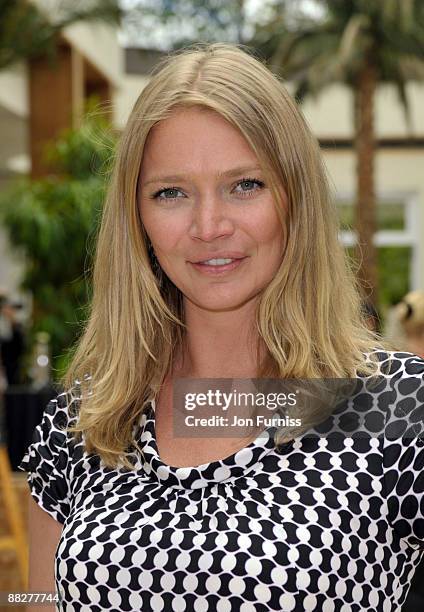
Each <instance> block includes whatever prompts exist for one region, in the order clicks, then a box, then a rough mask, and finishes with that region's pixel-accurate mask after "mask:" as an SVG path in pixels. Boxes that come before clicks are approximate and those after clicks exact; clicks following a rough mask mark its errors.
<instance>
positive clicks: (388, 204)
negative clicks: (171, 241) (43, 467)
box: [0, 0, 424, 612]
mask: <svg viewBox="0 0 424 612" xmlns="http://www.w3.org/2000/svg"><path fill="white" fill-rule="evenodd" d="M197 41H211V42H212V41H223V42H234V43H242V44H244V45H247V46H249V47H250V48H251V49H252V50H254V51H255V52H256V54H257V55H258V56H259V57H260V58H262V59H263V60H264V61H266V62H267V65H268V66H269V68H270V69H271V70H273V71H274V72H275V73H276V74H277V75H279V76H280V77H282V78H283V79H284V80H285V83H286V86H287V88H288V89H289V91H290V92H291V93H292V94H293V96H295V98H296V99H297V101H298V102H299V104H300V106H301V109H302V111H303V113H304V116H305V118H306V120H307V122H308V123H309V125H310V127H311V129H312V131H313V132H314V134H315V135H316V137H317V138H318V140H319V143H320V145H321V148H322V152H323V156H324V159H325V163H326V166H327V169H328V172H329V175H330V179H331V185H332V189H333V193H334V198H335V202H336V204H337V213H338V215H339V220H340V240H341V242H342V244H343V245H344V246H345V248H346V250H347V252H348V254H349V257H350V260H351V262H352V266H353V267H354V269H355V271H356V274H357V276H358V278H359V280H360V282H361V286H362V287H363V301H364V310H365V311H366V313H367V314H368V316H369V322H370V325H371V326H372V327H374V328H376V329H379V330H380V331H381V332H382V333H383V334H384V335H385V336H386V337H387V338H389V339H390V340H391V341H392V342H393V343H394V345H395V346H396V348H398V349H399V350H411V351H412V352H414V353H416V354H419V355H423V356H424V292H423V290H424V244H423V239H422V236H423V235H424V234H423V230H424V2H422V0H416V1H414V0H367V1H365V0H344V1H340V0H327V1H325V0H303V1H302V0H281V1H277V0H203V1H201V0H121V1H119V0H97V1H96V0H93V1H89V0H87V1H78V0H3V1H2V2H1V3H0V133H1V138H0V350H1V361H2V363H3V368H2V374H1V377H0V387H1V389H2V390H3V411H2V418H1V427H0V442H1V447H0V448H1V452H2V455H1V463H0V477H1V478H2V482H3V488H1V486H0V493H1V501H2V503H1V504H0V519H1V520H0V528H1V529H2V530H3V531H2V532H1V533H0V591H6V590H19V589H20V588H21V585H22V584H23V580H24V578H23V575H24V572H25V564H26V562H27V561H26V557H25V546H26V542H25V537H26V533H25V523H26V515H25V511H26V501H25V497H26V495H27V488H26V479H25V474H21V473H17V472H16V467H17V464H18V463H19V462H20V460H21V458H22V456H23V454H24V452H25V450H26V448H27V446H28V444H29V443H30V441H31V435H32V432H33V430H34V428H35V426H36V425H37V424H38V423H39V422H40V420H41V415H42V412H43V410H44V408H45V404H46V401H48V399H50V397H53V395H54V394H55V392H56V388H55V386H54V383H55V381H56V380H57V379H58V377H59V376H60V374H61V373H62V372H63V371H64V369H65V368H66V364H67V363H68V361H69V359H70V347H71V346H72V345H73V343H74V342H75V341H76V339H77V337H78V335H79V333H80V331H81V324H82V323H83V322H84V320H85V318H86V316H87V312H88V311H87V305H88V303H89V300H90V272H91V266H92V257H93V248H94V238H95V234H96V229H97V224H98V222H99V218H100V212H101V207H102V201H103V196H104V190H105V186H106V184H107V181H108V175H109V172H110V168H111V164H112V162H113V158H114V150H115V146H116V143H117V141H118V139H119V134H120V132H121V130H122V128H123V126H124V125H125V122H126V120H127V117H128V115H129V113H130V110H131V108H132V106H133V104H134V102H135V101H136V99H137V97H138V95H139V94H140V92H141V90H142V89H143V87H144V86H145V85H146V83H147V82H148V79H149V76H148V75H149V72H150V71H151V69H152V68H153V67H154V66H155V64H156V63H157V62H158V61H159V60H160V59H161V57H162V56H163V55H164V54H167V53H168V52H169V51H170V50H172V49H177V48H179V47H183V46H185V45H187V44H190V43H193V42H197ZM0 484H1V483H0ZM16 517H18V518H17V519H16ZM2 534H3V535H2ZM2 537H3V540H2ZM8 538H9V539H8ZM421 582H422V581H421ZM417 584H418V581H417V583H416V584H414V588H413V589H412V590H411V593H410V596H409V597H408V601H407V604H405V607H404V610H407V612H413V611H414V610H421V611H422V610H423V609H424V599H422V598H421V597H422V595H420V593H419V589H418V587H417ZM420 598H421V599H420Z"/></svg>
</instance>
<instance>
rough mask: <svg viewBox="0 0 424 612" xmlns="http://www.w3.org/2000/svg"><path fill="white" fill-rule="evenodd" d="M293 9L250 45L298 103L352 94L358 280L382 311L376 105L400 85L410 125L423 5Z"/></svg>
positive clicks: (352, 1) (421, 61)
mask: <svg viewBox="0 0 424 612" xmlns="http://www.w3.org/2000/svg"><path fill="white" fill-rule="evenodd" d="M293 6H294V3H293V2H290V0H282V1H281V0H280V1H279V2H277V4H276V8H277V9H278V13H277V15H276V19H275V20H274V22H273V23H272V24H269V25H268V24H267V25H265V26H263V27H261V28H260V29H258V30H257V34H256V37H255V41H252V44H254V45H255V46H256V48H258V50H259V51H260V52H261V53H262V54H263V55H264V56H265V57H267V58H268V59H269V60H270V64H271V67H272V69H273V70H274V71H276V72H277V73H280V74H281V75H282V76H284V77H285V78H289V79H292V80H293V81H294V82H295V84H296V92H295V96H296V97H297V98H298V99H299V101H301V100H302V99H303V98H304V97H305V96H308V95H316V94H317V93H319V92H320V91H321V90H323V89H324V88H325V87H326V86H328V85H331V84H334V83H343V84H345V85H347V86H348V87H349V88H350V89H351V91H352V93H353V124H354V148H355V153H356V159H357V194H356V197H357V204H356V208H355V228H356V231H357V247H356V248H357V251H356V255H357V257H358V260H359V262H360V263H359V266H358V277H359V279H360V282H361V284H362V287H363V288H364V293H365V295H366V297H367V298H368V299H369V301H370V302H371V303H372V304H373V305H374V306H377V301H378V275H377V250H376V247H375V245H374V243H373V236H374V234H375V232H376V199H375V184H374V158H375V152H376V139H375V127H374V99H375V93H376V89H377V86H378V85H379V84H380V83H391V84H394V85H395V86H396V88H397V91H398V94H399V99H400V101H401V104H402V106H403V108H404V110H405V114H406V118H407V121H408V125H409V126H410V121H409V119H410V117H409V105H408V97H407V89H406V84H407V82H408V81H411V80H418V81H423V80H424V3H423V2H422V1H421V0H317V1H316V4H315V6H316V8H317V9H321V10H322V11H321V14H318V15H315V16H314V15H311V14H309V15H307V14H305V13H304V12H303V13H302V12H299V11H298V12H297V13H293ZM367 294H368V295H367ZM364 297H365V296H364Z"/></svg>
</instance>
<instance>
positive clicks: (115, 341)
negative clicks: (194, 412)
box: [62, 43, 381, 468]
mask: <svg viewBox="0 0 424 612" xmlns="http://www.w3.org/2000/svg"><path fill="white" fill-rule="evenodd" d="M190 106H197V107H202V108H206V109H210V110H213V111H215V112H217V113H219V114H220V115H221V116H222V117H224V118H225V119H227V120H228V121H229V122H230V123H231V124H232V125H233V126H235V127H236V128H237V129H238V130H240V132H241V133H242V134H243V136H244V137H245V138H246V140H247V142H248V143H249V145H250V146H251V148H252V150H253V151H254V152H255V153H256V155H257V157H258V159H260V160H263V169H264V173H265V176H266V179H267V180H268V181H269V185H270V187H271V189H272V191H273V194H274V199H275V203H276V206H277V210H278V212H279V214H280V218H281V220H282V221H283V218H282V211H281V206H279V204H278V203H279V201H280V193H281V186H282V187H283V188H284V190H285V193H286V195H287V200H288V210H287V212H286V213H285V214H284V217H285V218H284V223H285V226H286V236H287V239H286V245H285V251H284V256H283V259H282V264H281V266H280V269H279V270H278V272H277V274H276V275H275V278H274V279H273V280H272V281H271V283H270V284H269V285H268V287H266V289H265V290H264V291H263V293H262V295H261V296H260V299H259V301H258V305H257V311H256V327H257V332H258V337H259V339H260V341H261V342H262V343H264V344H265V346H266V348H267V358H266V360H265V362H263V363H260V364H259V369H258V378H260V377H262V376H263V377H273V378H325V377H328V378H345V377H354V376H355V375H356V373H357V372H358V371H361V372H364V373H365V374H366V373H368V374H373V373H375V372H376V371H377V368H378V366H377V363H376V360H373V358H372V357H371V359H368V360H366V358H365V355H364V354H365V353H372V351H373V350H374V349H375V347H376V346H377V345H379V346H381V342H380V341H379V340H380V338H379V337H378V336H376V335H375V334H374V333H373V332H370V331H369V330H368V329H367V327H366V325H365V323H364V317H363V315H362V313H361V297H360V293H359V290H358V286H357V284H356V281H355V278H354V274H353V272H352V270H351V268H350V265H349V263H348V261H347V259H346V256H345V254H344V250H343V248H342V246H341V245H340V243H339V240H338V224H337V214H336V208H335V205H334V203H333V198H332V197H331V195H330V189H329V185H328V182H327V177H326V171H325V168H324V165H323V161H322V158H321V153H320V149H319V145H318V143H317V140H316V139H315V137H314V136H313V135H312V134H311V132H310V130H309V128H308V126H307V124H306V122H305V119H304V118H303V116H302V114H301V112H300V111H299V109H298V108H297V106H296V104H295V103H294V101H293V100H292V98H291V97H290V95H289V94H288V92H287V91H286V89H285V87H284V86H283V84H282V82H281V81H280V80H279V78H278V77H276V76H275V75H273V74H272V73H271V72H270V70H269V69H268V68H267V67H266V66H265V65H264V64H263V63H262V61H260V60H259V59H257V58H256V57H254V56H253V54H252V53H251V52H250V51H249V50H248V49H245V48H244V47H243V46H242V45H230V44H225V43H214V44H196V45H194V46H191V47H188V48H185V49H183V50H179V51H177V52H174V53H172V54H170V55H169V56H167V57H165V58H164V59H163V60H162V61H161V62H160V63H159V64H158V65H157V66H156V68H155V69H154V70H153V72H152V74H151V79H150V81H149V82H148V84H147V86H146V87H145V88H144V89H143V91H142V92H141V95H140V96H139V98H138V100H137V102H136V103H135V106H134V108H133V110H132V112H131V115H130V117H129V119H128V123H127V126H126V128H125V130H124V131H123V134H122V136H121V140H120V145H119V148H118V151H117V156H116V161H115V164H114V169H113V172H112V176H111V181H110V186H109V190H108V194H107V198H106V202H105V205H104V210H103V215H102V220H101V225H100V230H99V233H98V240H97V248H96V256H95V263H94V272H93V296H92V301H91V310H90V316H89V318H88V321H87V322H86V325H85V328H84V331H83V333H82V335H81V337H80V339H79V341H78V343H77V345H76V350H75V353H74V355H73V359H72V361H71V364H70V366H69V368H68V370H67V373H66V375H65V376H64V377H63V380H62V384H63V385H64V387H65V388H68V389H69V388H70V387H72V386H73V385H74V384H75V381H79V383H80V384H81V401H80V408H79V419H78V422H77V424H76V425H74V426H73V427H72V428H70V429H69V431H71V432H73V433H74V434H76V436H79V435H80V434H83V435H84V439H85V448H86V450H87V452H95V453H97V454H98V455H99V456H100V457H101V458H102V459H103V461H104V462H105V464H106V465H108V466H110V467H116V466H117V465H118V464H119V463H120V462H122V464H123V465H124V466H126V467H129V468H131V464H130V463H129V461H128V455H127V452H126V449H127V448H128V446H129V445H130V444H131V443H132V442H133V440H132V432H133V426H134V425H135V424H136V422H137V421H138V420H139V418H140V413H141V411H142V410H144V408H145V406H147V404H148V402H149V400H150V399H151V398H152V397H155V396H156V394H157V393H158V390H159V389H160V386H161V384H162V382H163V380H164V377H165V375H166V373H167V372H168V370H169V368H170V366H171V364H172V363H173V359H174V357H175V354H176V353H175V351H176V350H177V349H178V347H181V345H182V343H183V342H184V335H185V325H184V312H183V304H182V298H181V293H180V291H179V290H178V289H177V288H176V287H175V286H174V285H173V283H172V282H171V281H170V280H169V279H168V278H167V277H166V276H165V275H161V274H160V273H159V274H158V271H157V270H155V269H154V267H153V266H152V259H151V257H150V244H149V240H148V237H147V235H146V232H145V230H144V228H143V225H142V223H141V219H140V215H139V209H138V205H137V183H138V179H139V171H140V165H141V162H142V157H143V149H144V145H145V142H146V138H147V136H148V134H149V131H150V129H151V128H152V127H153V126H154V125H155V124H156V123H157V122H159V121H161V120H163V119H165V118H166V117H169V116H170V114H171V113H172V111H173V110H175V108H177V107H190ZM159 272H160V271H159ZM258 354H259V352H258Z"/></svg>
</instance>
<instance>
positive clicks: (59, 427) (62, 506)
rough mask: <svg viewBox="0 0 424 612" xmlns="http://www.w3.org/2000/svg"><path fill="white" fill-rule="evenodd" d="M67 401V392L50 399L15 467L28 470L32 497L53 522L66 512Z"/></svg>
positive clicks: (67, 470) (67, 475)
mask: <svg viewBox="0 0 424 612" xmlns="http://www.w3.org/2000/svg"><path fill="white" fill-rule="evenodd" d="M69 409H70V401H69V395H68V394H67V393H61V394H60V395H58V396H57V398H56V399H53V400H51V401H50V402H49V403H48V405H47V407H46V409H45V411H44V414H43V418H42V421H41V423H40V424H39V425H38V426H37V427H36V428H35V430H34V433H33V436H32V442H31V444H30V446H29V447H28V450H27V453H26V454H25V455H24V458H23V459H22V461H21V463H20V464H19V466H18V469H19V470H23V471H26V472H27V473H28V484H29V488H30V492H31V495H32V497H33V498H34V499H35V501H36V502H37V503H38V505H39V506H40V507H41V508H43V510H45V511H46V512H48V513H49V514H50V515H51V516H52V517H53V518H54V519H55V520H56V521H58V522H59V523H62V524H63V523H64V522H65V520H66V518H67V516H68V515H69V509H70V501H69V489H70V487H69V471H70V470H69V467H70V466H69V461H70V459H69V444H68V439H69V434H67V432H66V431H64V429H65V428H66V427H67V425H68V423H69Z"/></svg>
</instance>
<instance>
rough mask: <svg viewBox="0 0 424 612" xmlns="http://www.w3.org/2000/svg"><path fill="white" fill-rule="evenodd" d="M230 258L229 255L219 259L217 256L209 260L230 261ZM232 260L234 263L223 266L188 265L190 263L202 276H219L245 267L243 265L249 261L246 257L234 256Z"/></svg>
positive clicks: (196, 263) (194, 263)
mask: <svg viewBox="0 0 424 612" xmlns="http://www.w3.org/2000/svg"><path fill="white" fill-rule="evenodd" d="M229 258H230V256H229V255H227V257H226V258H224V257H217V256H214V257H209V259H229ZM232 259H234V261H232V262H231V263H228V264H224V265H222V266H211V265H209V264H202V263H198V262H188V263H190V264H191V265H192V266H193V268H195V270H198V271H199V272H201V273H202V274H206V275H208V276H217V275H220V274H225V273H226V272H231V271H233V270H236V269H237V268H239V267H240V266H242V265H243V263H244V262H245V261H246V260H247V259H248V257H246V256H245V257H238V258H235V257H234V256H233V257H232Z"/></svg>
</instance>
